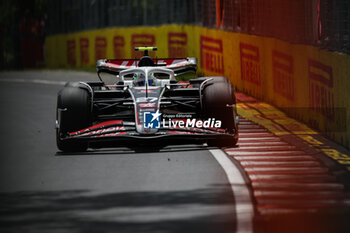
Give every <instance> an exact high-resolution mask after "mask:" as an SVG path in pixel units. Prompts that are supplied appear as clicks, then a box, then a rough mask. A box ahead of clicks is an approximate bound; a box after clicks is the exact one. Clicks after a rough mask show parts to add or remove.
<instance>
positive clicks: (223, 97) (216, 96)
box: [202, 77, 238, 147]
mask: <svg viewBox="0 0 350 233" xmlns="http://www.w3.org/2000/svg"><path fill="white" fill-rule="evenodd" d="M202 104H203V107H202V111H203V115H204V118H206V119H207V118H215V119H216V120H221V128H223V129H226V130H227V132H228V133H230V134H234V136H232V137H227V138H226V137H225V139H223V138H218V139H211V140H208V145H209V146H219V147H224V146H235V145H236V143H237V140H238V137H237V126H236V124H235V112H234V108H233V106H234V105H235V104H236V100H235V95H234V89H233V87H232V84H231V83H230V82H228V81H227V79H226V78H223V77H220V79H214V80H211V81H208V83H207V84H206V86H205V87H204V90H203V96H202Z"/></svg>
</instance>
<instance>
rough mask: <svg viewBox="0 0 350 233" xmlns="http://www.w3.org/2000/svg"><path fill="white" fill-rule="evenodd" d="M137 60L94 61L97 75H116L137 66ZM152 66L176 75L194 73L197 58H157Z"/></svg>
mask: <svg viewBox="0 0 350 233" xmlns="http://www.w3.org/2000/svg"><path fill="white" fill-rule="evenodd" d="M139 61H140V60H138V59H100V60H97V61H96V71H97V73H100V72H106V73H110V74H116V75H118V74H119V72H120V71H122V70H126V69H130V68H136V67H138V66H139ZM153 63H154V66H161V67H164V68H167V69H171V70H173V71H174V72H175V73H176V74H183V73H187V72H196V70H197V58H194V57H188V58H157V59H153Z"/></svg>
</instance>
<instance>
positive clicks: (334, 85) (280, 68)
mask: <svg viewBox="0 0 350 233" xmlns="http://www.w3.org/2000/svg"><path fill="white" fill-rule="evenodd" d="M141 45H143V46H145V45H149V46H153V45H156V46H158V48H159V51H158V52H157V54H156V55H157V57H183V56H194V57H197V58H198V59H199V69H200V71H203V72H204V73H205V74H206V75H220V76H226V77H228V78H229V79H230V81H231V82H232V83H233V84H234V85H235V86H236V87H237V89H238V90H240V91H243V92H246V93H248V94H250V95H252V96H255V97H257V98H260V99H262V100H264V101H267V102H269V103H272V104H273V105H275V106H277V107H279V108H282V109H284V110H285V112H286V113H288V114H290V115H291V116H293V117H295V118H297V119H300V120H302V121H304V122H306V123H308V124H309V125H310V126H312V127H314V128H316V129H318V130H320V131H321V132H324V133H325V134H326V135H328V136H329V137H330V138H332V139H334V140H335V141H337V142H339V143H341V144H343V145H344V146H347V147H348V148H349V147H350V127H349V126H350V112H349V109H350V90H349V89H350V56H349V55H345V54H340V53H335V52H329V51H324V50H321V49H319V48H316V47H313V46H306V45H298V44H290V43H287V42H283V41H281V40H277V39H273V38H266V37H258V36H252V35H246V34H239V33H232V32H227V31H222V30H214V29H207V28H202V27H199V26H190V25H165V26H159V27H130V28H108V29H99V30H91V31H84V32H78V33H72V34H65V35H54V36H49V37H47V38H46V62H47V66H48V67H50V68H60V67H93V66H94V65H95V61H96V59H99V58H104V57H107V58H132V57H135V56H139V55H137V54H136V53H135V52H134V51H133V47H135V46H141ZM271 117H274V116H273V115H272V116H271Z"/></svg>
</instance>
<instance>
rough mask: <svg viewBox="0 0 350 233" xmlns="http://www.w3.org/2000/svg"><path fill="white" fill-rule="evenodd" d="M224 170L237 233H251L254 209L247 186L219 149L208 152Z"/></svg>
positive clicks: (236, 169)
mask: <svg viewBox="0 0 350 233" xmlns="http://www.w3.org/2000/svg"><path fill="white" fill-rule="evenodd" d="M209 151H210V153H211V154H212V155H213V157H214V158H215V159H216V160H217V161H218V163H219V164H220V165H221V167H222V168H223V169H224V171H225V173H226V176H227V179H228V181H229V182H230V184H231V189H232V192H233V195H234V198H235V202H236V203H235V204H236V205H235V206H236V218H237V231H236V232H237V233H252V232H253V222H252V221H253V216H254V208H253V203H252V200H251V197H250V193H249V189H248V186H247V184H246V182H245V180H244V178H243V176H242V175H241V173H240V171H239V170H238V168H237V167H236V166H235V164H234V163H233V162H232V161H231V160H230V159H229V158H228V157H227V155H226V154H225V153H224V152H223V151H222V150H219V149H215V150H209Z"/></svg>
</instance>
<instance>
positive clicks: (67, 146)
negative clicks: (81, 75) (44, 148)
mask: <svg viewBox="0 0 350 233" xmlns="http://www.w3.org/2000/svg"><path fill="white" fill-rule="evenodd" d="M91 115H92V114H91V95H90V93H89V91H88V90H86V89H84V88H81V87H78V86H66V87H64V88H63V89H62V90H61V91H60V92H59V93H58V96H57V111H56V116H57V118H56V120H57V122H58V128H57V129H56V142H57V147H58V149H59V150H61V151H63V152H79V151H86V150H87V148H88V143H87V142H81V141H76V140H63V139H62V138H63V137H64V136H66V135H67V134H68V133H70V132H74V131H77V130H81V129H84V128H87V127H89V126H90V125H91Z"/></svg>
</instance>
